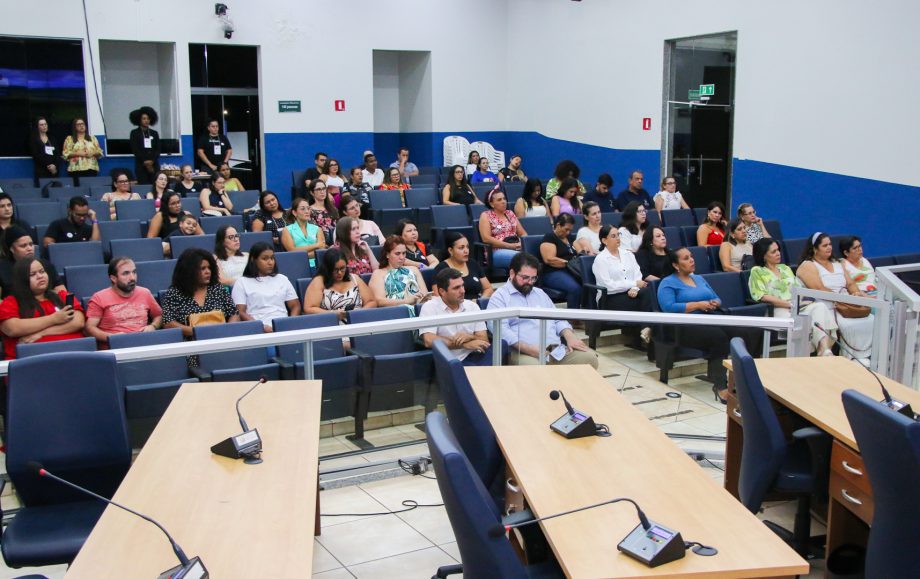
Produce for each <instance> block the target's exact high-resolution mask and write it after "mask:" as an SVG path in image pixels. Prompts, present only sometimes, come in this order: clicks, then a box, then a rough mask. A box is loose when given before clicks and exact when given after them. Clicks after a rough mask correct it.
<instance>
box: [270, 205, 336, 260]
mask: <svg viewBox="0 0 920 579" xmlns="http://www.w3.org/2000/svg"><path fill="white" fill-rule="evenodd" d="M288 221H291V222H292V223H291V224H290V225H288V226H287V227H285V228H284V229H282V230H281V245H282V246H283V247H284V250H285V251H305V252H307V255H308V256H310V267H316V259H315V258H316V250H317V249H325V247H326V236H325V235H324V234H323V232H322V230H321V229H320V228H319V227H317V226H316V225H314V224H312V223H310V202H309V201H307V200H306V199H304V198H302V197H297V198H295V199H294V201H293V202H292V203H291V217H290V218H289V219H288Z"/></svg>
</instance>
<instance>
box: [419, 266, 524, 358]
mask: <svg viewBox="0 0 920 579" xmlns="http://www.w3.org/2000/svg"><path fill="white" fill-rule="evenodd" d="M435 288H436V289H435V291H436V292H437V294H438V297H436V298H433V299H431V300H429V301H427V302H425V305H423V306H422V310H421V312H419V317H421V318H423V317H425V316H442V315H448V314H463V313H467V312H478V311H479V306H478V305H477V304H476V302H474V301H471V300H466V299H463V296H464V291H465V290H464V287H463V274H462V273H460V272H459V271H457V270H456V269H454V268H452V267H447V268H444V269H442V270H441V271H439V272H438V275H437V276H436V277H435ZM418 333H419V335H420V336H421V337H422V341H423V342H425V347H426V348H430V347H431V345H432V344H433V343H434V342H435V341H436V340H442V341H444V342H447V345H448V347H450V352H451V354H453V355H454V356H456V357H457V359H458V360H460V361H461V362H463V365H464V366H491V365H492V344H490V343H489V334H488V332H487V331H486V324H485V322H470V323H466V324H455V325H451V326H437V327H432V328H421V329H420V330H419V331H418ZM502 342H503V343H502V346H503V348H502V359H504V358H505V356H506V352H505V351H504V350H505V349H504V340H503V341H502Z"/></svg>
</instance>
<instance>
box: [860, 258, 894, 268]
mask: <svg viewBox="0 0 920 579" xmlns="http://www.w3.org/2000/svg"><path fill="white" fill-rule="evenodd" d="M866 259H868V260H869V263H871V264H872V267H888V266H890V265H894V264H895V262H894V256H891V255H884V256H881V257H869V258H866Z"/></svg>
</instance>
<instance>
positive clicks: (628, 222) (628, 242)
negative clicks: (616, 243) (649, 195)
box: [620, 201, 648, 251]
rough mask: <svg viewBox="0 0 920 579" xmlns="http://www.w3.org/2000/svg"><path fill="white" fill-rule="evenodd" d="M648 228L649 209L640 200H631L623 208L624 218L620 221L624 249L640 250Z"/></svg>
mask: <svg viewBox="0 0 920 579" xmlns="http://www.w3.org/2000/svg"><path fill="white" fill-rule="evenodd" d="M646 229H648V209H646V208H645V205H642V203H640V202H638V201H630V202H629V204H628V205H627V206H626V209H624V210H623V218H622V220H621V221H620V241H621V243H622V245H623V249H626V250H629V251H638V250H639V247H640V246H641V245H642V236H643V235H644V234H645V230H646Z"/></svg>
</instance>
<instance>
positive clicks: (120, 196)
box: [100, 170, 165, 221]
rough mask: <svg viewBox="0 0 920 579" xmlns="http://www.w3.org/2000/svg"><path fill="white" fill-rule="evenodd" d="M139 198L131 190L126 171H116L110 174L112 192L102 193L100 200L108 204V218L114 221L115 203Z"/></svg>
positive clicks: (129, 178)
mask: <svg viewBox="0 0 920 579" xmlns="http://www.w3.org/2000/svg"><path fill="white" fill-rule="evenodd" d="M157 176H159V174H158V175H157ZM164 176H165V174H164ZM140 198H141V196H140V195H139V194H137V193H135V192H134V191H132V190H131V176H130V175H128V173H127V171H118V170H116V171H115V172H113V173H112V191H109V192H108V193H104V194H103V195H102V198H101V199H100V200H101V201H105V202H106V203H108V204H109V218H110V219H111V220H113V221H114V220H115V218H116V215H115V202H116V201H133V200H137V199H140Z"/></svg>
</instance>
